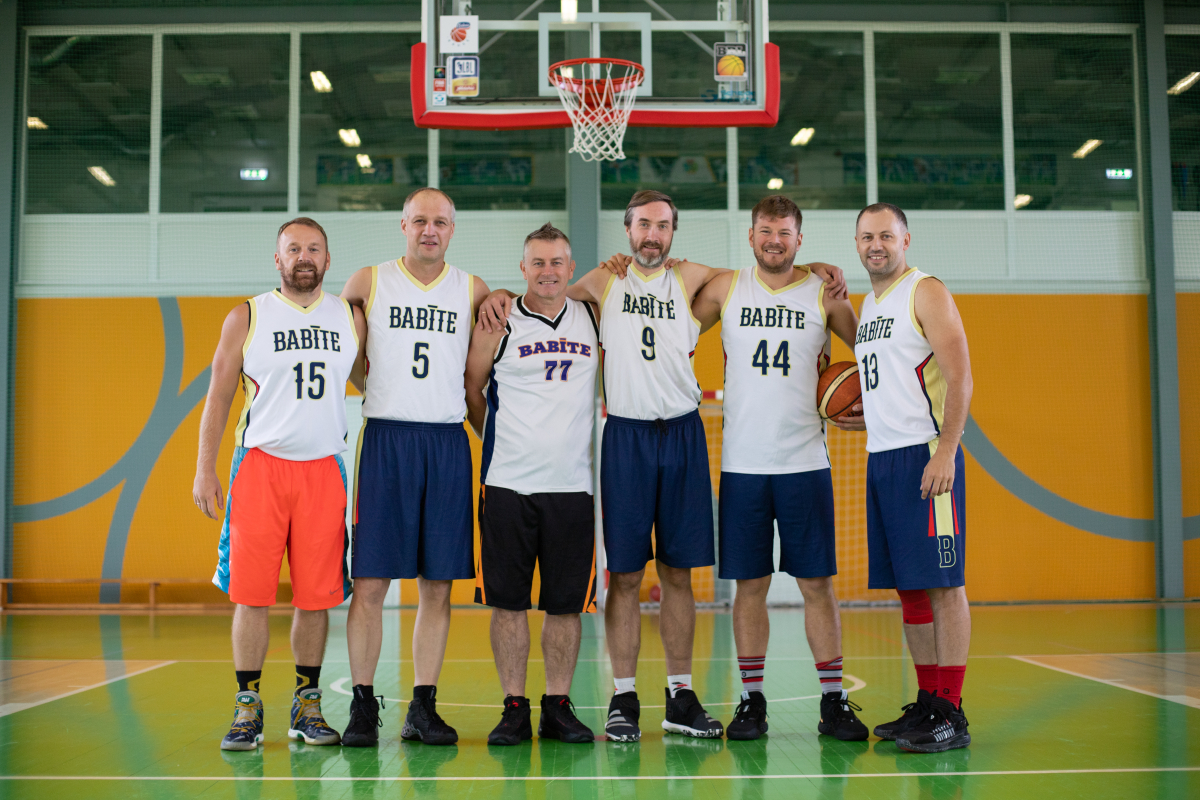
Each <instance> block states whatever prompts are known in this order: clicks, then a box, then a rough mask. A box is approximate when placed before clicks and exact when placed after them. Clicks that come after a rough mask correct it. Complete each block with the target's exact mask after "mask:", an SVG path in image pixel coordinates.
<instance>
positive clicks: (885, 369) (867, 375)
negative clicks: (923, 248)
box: [854, 268, 946, 453]
mask: <svg viewBox="0 0 1200 800" xmlns="http://www.w3.org/2000/svg"><path fill="white" fill-rule="evenodd" d="M930 277H932V276H931V275H926V274H925V273H923V272H919V271H918V270H915V269H912V268H910V269H909V270H908V272H906V273H904V275H903V276H902V277H901V278H900V279H899V280H897V281H896V282H895V283H893V284H892V285H891V286H889V287H888V288H887V291H885V292H884V293H883V295H882V296H881V297H878V298H877V297H875V293H874V292H868V293H867V296H866V298H865V299H864V300H863V304H862V314H861V316H860V318H859V322H858V333H857V335H856V336H855V338H854V357H855V358H856V359H857V360H858V378H859V383H860V384H861V385H862V393H863V415H864V416H865V417H866V420H865V421H866V423H867V452H868V453H879V452H882V451H884V450H896V449H899V448H901V447H911V446H912V445H916V444H925V443H927V442H931V441H933V440H934V439H936V438H937V437H938V436H940V435H941V432H942V418H943V413H944V411H945V407H946V380H945V378H943V377H942V371H941V369H940V368H939V367H938V363H937V358H935V357H934V355H933V348H932V347H930V346H929V340H928V339H926V338H925V332H924V331H923V330H921V326H920V325H919V324H918V323H917V312H916V309H915V302H916V296H917V294H916V292H917V284H919V283H920V282H921V281H923V280H925V279H926V278H930Z"/></svg>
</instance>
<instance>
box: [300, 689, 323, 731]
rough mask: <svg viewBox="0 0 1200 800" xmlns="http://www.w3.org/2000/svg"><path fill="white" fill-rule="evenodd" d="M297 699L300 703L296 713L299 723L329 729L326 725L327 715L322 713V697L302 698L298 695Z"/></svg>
mask: <svg viewBox="0 0 1200 800" xmlns="http://www.w3.org/2000/svg"><path fill="white" fill-rule="evenodd" d="M296 699H297V700H298V701H299V702H300V708H299V709H298V710H297V712H296V721H297V722H308V723H310V724H315V725H322V726H324V727H326V728H327V727H329V726H328V725H327V724H326V723H325V715H324V714H322V713H321V697H320V696H319V695H318V696H316V697H301V696H300V695H296Z"/></svg>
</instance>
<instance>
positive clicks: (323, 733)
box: [288, 689, 342, 744]
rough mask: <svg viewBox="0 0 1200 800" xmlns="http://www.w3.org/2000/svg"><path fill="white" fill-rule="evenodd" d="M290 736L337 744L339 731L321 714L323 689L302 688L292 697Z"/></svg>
mask: <svg viewBox="0 0 1200 800" xmlns="http://www.w3.org/2000/svg"><path fill="white" fill-rule="evenodd" d="M288 738H291V739H303V740H304V743H305V744H337V743H338V742H340V741H342V737H341V736H340V735H338V732H337V731H335V730H334V729H333V728H331V727H329V725H327V724H326V723H325V717H323V716H322V715H321V690H320V689H302V690H300V691H299V692H296V695H295V696H294V697H293V698H292V724H291V725H290V726H289V727H288Z"/></svg>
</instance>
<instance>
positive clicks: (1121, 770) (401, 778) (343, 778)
mask: <svg viewBox="0 0 1200 800" xmlns="http://www.w3.org/2000/svg"><path fill="white" fill-rule="evenodd" d="M1164 772H1200V767H1107V768H1100V769H1012V770H1003V769H994V770H971V771H964V772H849V773H824V772H814V773H807V774H803V773H800V774H795V775H628V776H620V775H464V776H454V777H451V776H440V775H435V776H432V777H428V778H423V777H418V776H414V775H397V776H395V777H383V776H363V777H355V776H351V775H316V776H311V777H310V776H287V775H264V776H254V775H209V776H202V775H180V776H174V775H129V776H121V775H0V780H5V781H259V782H266V781H272V782H281V781H293V782H304V783H321V782H329V783H352V782H354V781H363V782H368V781H369V782H375V783H383V782H385V781H387V782H390V781H395V782H398V783H420V782H422V781H452V782H456V783H457V782H464V781H471V782H475V783H478V782H489V783H492V782H496V783H502V782H504V781H526V782H534V781H546V782H549V781H609V782H611V781H680V780H686V781H742V780H745V781H764V780H765V781H779V780H792V781H794V780H818V779H821V778H833V779H835V780H842V779H843V778H968V777H978V776H989V775H990V776H1000V777H1005V776H1019V775H1112V774H1128V773H1135V774H1144V773H1164Z"/></svg>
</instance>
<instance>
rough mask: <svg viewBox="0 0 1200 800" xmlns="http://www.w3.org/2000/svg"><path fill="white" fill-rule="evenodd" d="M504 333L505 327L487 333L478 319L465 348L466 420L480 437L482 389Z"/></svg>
mask: <svg viewBox="0 0 1200 800" xmlns="http://www.w3.org/2000/svg"><path fill="white" fill-rule="evenodd" d="M485 296H486V295H485ZM506 335H507V330H506V329H505V328H500V329H499V330H495V331H492V332H490V333H489V332H488V331H487V330H486V329H485V328H484V326H483V322H482V321H480V322H478V323H476V325H475V330H474V331H473V332H472V335H471V346H470V347H469V348H468V349H467V372H466V375H465V376H464V378H463V381H464V385H465V386H466V390H467V421H468V422H470V423H471V429H472V430H473V431H475V435H476V436H478V437H480V438H481V439H482V438H483V418H484V416H485V414H486V412H487V400H486V399H485V398H484V396H483V390H484V389H485V388H486V387H487V383H488V376H489V375H491V372H492V364H493V362H494V360H495V358H496V350H497V348H499V346H500V340H501V339H503V338H504V337H505V336H506Z"/></svg>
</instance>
